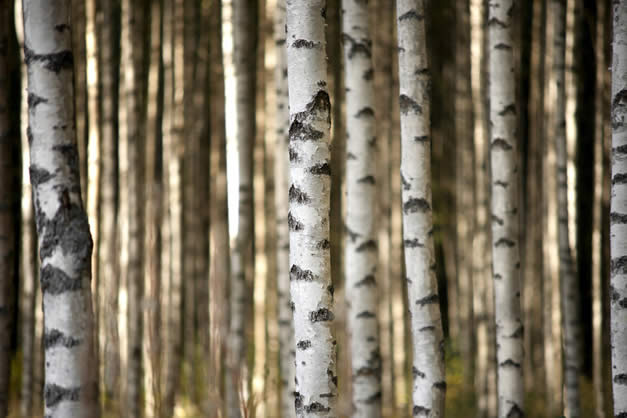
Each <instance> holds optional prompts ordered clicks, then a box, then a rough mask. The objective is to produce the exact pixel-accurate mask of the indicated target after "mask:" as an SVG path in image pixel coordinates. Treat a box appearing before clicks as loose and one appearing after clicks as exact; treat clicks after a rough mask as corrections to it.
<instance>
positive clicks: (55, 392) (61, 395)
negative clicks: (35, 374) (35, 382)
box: [44, 383, 81, 408]
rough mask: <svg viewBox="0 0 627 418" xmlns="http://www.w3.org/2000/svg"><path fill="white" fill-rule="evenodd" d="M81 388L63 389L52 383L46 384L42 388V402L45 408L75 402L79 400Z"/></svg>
mask: <svg viewBox="0 0 627 418" xmlns="http://www.w3.org/2000/svg"><path fill="white" fill-rule="evenodd" d="M80 393H81V388H80V387H78V388H64V387H62V386H59V385H55V384H54V383H47V384H46V385H45V386H44V401H45V403H46V407H48V408H52V407H53V406H55V405H56V404H58V403H60V402H63V401H70V402H76V401H78V400H79V398H80Z"/></svg>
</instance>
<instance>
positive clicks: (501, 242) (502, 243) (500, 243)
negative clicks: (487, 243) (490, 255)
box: [494, 238, 516, 248]
mask: <svg viewBox="0 0 627 418" xmlns="http://www.w3.org/2000/svg"><path fill="white" fill-rule="evenodd" d="M515 245H516V243H515V242H514V241H513V240H511V239H509V238H499V239H498V240H497V241H496V242H495V243H494V246H495V247H496V248H499V247H507V248H512V247H513V246H515Z"/></svg>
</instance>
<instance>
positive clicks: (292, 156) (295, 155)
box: [288, 147, 300, 163]
mask: <svg viewBox="0 0 627 418" xmlns="http://www.w3.org/2000/svg"><path fill="white" fill-rule="evenodd" d="M288 152H289V157H290V162H292V163H296V162H299V161H300V156H299V155H298V152H296V150H295V149H292V147H290V148H289V150H288Z"/></svg>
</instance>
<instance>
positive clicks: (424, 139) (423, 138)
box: [414, 135, 429, 144]
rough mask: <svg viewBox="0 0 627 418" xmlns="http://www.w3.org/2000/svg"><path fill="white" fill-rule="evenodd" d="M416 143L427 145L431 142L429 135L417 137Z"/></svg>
mask: <svg viewBox="0 0 627 418" xmlns="http://www.w3.org/2000/svg"><path fill="white" fill-rule="evenodd" d="M414 141H415V142H420V143H421V144H426V143H427V142H429V136H428V135H422V136H415V137H414Z"/></svg>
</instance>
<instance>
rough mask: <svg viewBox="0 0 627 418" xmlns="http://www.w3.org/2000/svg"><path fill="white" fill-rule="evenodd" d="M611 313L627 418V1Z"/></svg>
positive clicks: (617, 67)
mask: <svg viewBox="0 0 627 418" xmlns="http://www.w3.org/2000/svg"><path fill="white" fill-rule="evenodd" d="M613 9H614V34H613V47H612V48H613V57H614V58H613V60H612V61H613V62H612V191H611V198H610V254H611V262H610V300H611V302H610V312H611V331H610V336H611V340H612V382H613V388H614V416H615V417H625V416H627V327H625V324H627V276H626V275H627V121H626V120H625V119H626V118H627V76H626V75H627V1H625V0H620V1H615V2H614V3H613Z"/></svg>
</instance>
